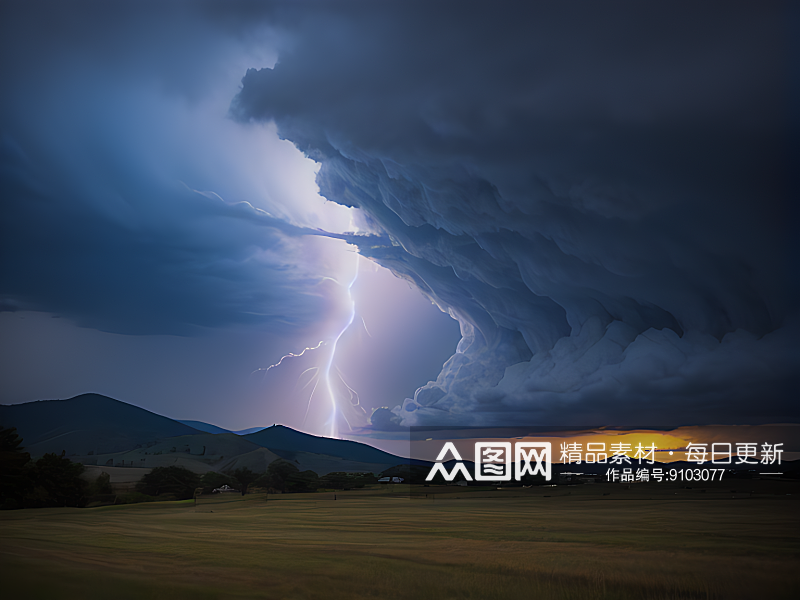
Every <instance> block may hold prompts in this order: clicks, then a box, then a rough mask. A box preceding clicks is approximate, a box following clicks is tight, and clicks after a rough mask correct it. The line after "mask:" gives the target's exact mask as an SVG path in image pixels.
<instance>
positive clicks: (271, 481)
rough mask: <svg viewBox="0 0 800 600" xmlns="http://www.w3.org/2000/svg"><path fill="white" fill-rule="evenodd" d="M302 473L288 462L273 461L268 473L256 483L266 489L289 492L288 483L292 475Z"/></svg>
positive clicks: (281, 460)
mask: <svg viewBox="0 0 800 600" xmlns="http://www.w3.org/2000/svg"><path fill="white" fill-rule="evenodd" d="M299 472H300V469H298V468H297V467H296V466H294V465H293V464H292V463H290V462H289V461H288V460H283V459H279V460H275V461H272V462H271V463H270V464H269V466H268V467H267V472H266V473H264V475H262V476H261V477H259V478H258V479H257V481H256V483H257V485H259V486H261V487H265V488H272V489H274V490H277V491H279V492H286V491H288V490H287V488H286V482H287V480H288V479H289V477H291V476H292V475H295V474H297V473H299Z"/></svg>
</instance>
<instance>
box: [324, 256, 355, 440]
mask: <svg viewBox="0 0 800 600" xmlns="http://www.w3.org/2000/svg"><path fill="white" fill-rule="evenodd" d="M358 264H359V263H358V254H356V268H355V272H354V273H353V278H352V279H351V280H350V283H349V284H348V285H347V299H348V300H349V301H350V314H349V316H348V318H347V323H345V325H344V327H342V329H341V331H339V333H338V335H337V336H336V337H335V338H334V339H333V342H332V343H331V351H330V354H329V355H328V362H327V364H326V365H325V367H324V369H323V371H322V376H323V379H324V380H325V386H326V388H327V390H328V397H329V398H330V402H331V416H330V419H329V422H330V428H331V429H330V437H336V436H337V433H338V431H337V427H336V420H337V416H338V414H339V406H338V405H337V404H336V394H335V393H334V391H333V386H332V385H331V366H332V365H333V359H334V358H335V357H336V345H337V344H338V343H339V339H340V338H341V337H342V335H343V334H344V332H345V331H347V330H348V329H349V328H350V325H352V324H353V320H354V319H355V317H356V303H355V301H354V300H353V294H352V293H351V290H352V289H353V284H354V283H355V282H356V279H358ZM345 385H347V384H345ZM347 387H348V389H349V388H350V386H347ZM345 421H347V416H345ZM347 424H348V426H349V425H350V422H349V421H348V422H347Z"/></svg>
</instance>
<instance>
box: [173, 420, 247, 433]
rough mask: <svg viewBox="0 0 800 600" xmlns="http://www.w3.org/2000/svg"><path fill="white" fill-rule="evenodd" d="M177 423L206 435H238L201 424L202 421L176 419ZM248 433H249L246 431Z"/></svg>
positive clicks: (208, 424)
mask: <svg viewBox="0 0 800 600" xmlns="http://www.w3.org/2000/svg"><path fill="white" fill-rule="evenodd" d="M178 423H183V424H184V425H188V426H189V427H193V428H194V429H197V431H204V432H206V433H239V432H238V431H230V430H228V429H223V428H222V427H217V426H216V425H212V424H211V423H203V421H184V420H183V419H178ZM248 433H250V432H249V431H248Z"/></svg>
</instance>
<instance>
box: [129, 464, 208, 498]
mask: <svg viewBox="0 0 800 600" xmlns="http://www.w3.org/2000/svg"><path fill="white" fill-rule="evenodd" d="M198 487H200V477H199V476H198V475H197V474H196V473H193V472H192V471H190V470H189V469H186V468H184V467H175V466H172V467H156V468H155V469H153V470H152V471H150V472H149V473H148V474H147V475H145V476H144V477H142V479H141V480H140V481H139V483H137V484H136V491H137V492H140V493H142V494H147V495H148V496H160V495H162V494H163V495H169V496H174V497H175V498H176V499H178V500H186V499H188V498H191V497H192V496H194V491H195V489H197V488H198Z"/></svg>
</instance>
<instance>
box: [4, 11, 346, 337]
mask: <svg viewBox="0 0 800 600" xmlns="http://www.w3.org/2000/svg"><path fill="white" fill-rule="evenodd" d="M2 15H3V16H2V19H0V21H2V25H0V32H1V33H2V35H0V38H2V39H1V40H0V56H1V57H2V58H0V65H1V66H2V79H3V88H4V92H3V94H2V98H0V197H1V198H2V221H0V307H2V310H17V309H19V310H38V311H47V312H52V313H54V314H56V315H61V316H66V317H70V318H71V319H73V320H74V321H76V322H77V323H79V324H80V325H83V326H86V327H92V328H97V329H101V330H104V331H110V332H116V333H130V334H165V333H166V334H191V333H193V332H195V331H197V328H198V327H216V326H231V325H249V326H260V327H264V328H269V329H272V330H283V331H286V330H287V329H292V328H294V329H295V330H297V329H302V328H303V327H306V326H307V325H309V324H312V323H316V322H318V321H319V320H320V319H323V318H324V317H325V315H326V313H327V311H328V310H329V305H330V302H329V301H330V300H331V296H332V294H331V292H330V290H328V291H327V292H326V291H325V290H324V289H321V288H320V286H319V285H318V284H319V281H320V277H321V275H331V274H332V273H331V272H330V271H325V270H324V269H323V268H322V267H321V266H320V261H318V260H316V259H315V258H314V257H313V256H311V257H309V252H308V250H307V249H306V248H304V247H303V246H302V245H301V243H300V242H299V241H298V239H299V236H301V235H303V234H305V233H309V231H308V230H307V229H303V228H301V227H297V226H293V225H290V224H289V223H288V222H287V221H286V220H282V219H279V218H275V217H272V216H270V215H269V214H267V213H265V212H264V211H260V210H257V209H255V208H253V206H250V205H249V204H246V203H242V202H241V201H242V200H250V201H254V198H253V197H252V196H248V195H247V193H248V192H252V191H253V189H252V188H250V189H249V188H247V185H246V184H243V183H240V182H237V181H236V180H237V177H239V176H240V175H242V172H244V169H238V170H237V166H238V165H237V162H245V161H246V160H247V159H248V156H247V153H248V152H249V151H251V150H252V148H250V147H245V148H241V147H236V146H233V145H231V142H234V143H235V142H238V141H242V140H241V139H239V138H236V137H235V136H236V135H237V134H236V132H233V133H231V131H230V130H231V128H232V127H235V125H234V124H232V123H229V125H230V126H229V127H227V128H226V126H225V124H224V123H223V124H222V125H220V124H219V123H218V122H224V121H225V118H226V107H227V102H228V101H229V99H230V97H231V96H232V95H233V93H235V90H236V83H237V81H238V78H239V77H240V74H241V72H242V71H243V69H244V68H246V65H248V64H253V63H254V61H255V64H264V63H263V62H262V63H259V62H258V60H259V56H262V55H263V56H264V57H266V58H264V60H265V61H266V64H270V63H269V54H270V50H269V47H267V48H260V47H259V46H258V44H262V45H263V44H265V43H267V42H269V39H270V35H271V34H270V33H269V31H268V28H267V25H266V24H264V23H258V24H255V25H254V26H252V27H250V26H241V27H240V26H238V25H237V28H236V31H235V32H234V31H230V30H228V29H226V26H225V24H224V23H223V24H220V23H218V22H217V21H215V20H214V19H213V18H211V15H209V14H208V12H207V11H206V10H205V9H204V8H203V6H200V5H194V4H191V3H166V4H165V3H107V2H102V3H101V2H83V3H62V2H58V3H47V2H35V3H4V4H3V7H2ZM243 56H244V57H245V59H242V57H243ZM246 61H249V62H246ZM226 82H227V83H229V82H233V85H232V86H231V87H230V89H229V91H228V92H227V95H226V96H225V97H224V99H223V102H222V103H221V104H219V106H218V107H217V108H218V109H219V110H218V111H217V112H216V113H215V112H214V107H213V104H211V100H209V98H212V100H213V95H214V94H215V93H218V92H217V89H216V88H219V87H220V86H224V85H226ZM209 105H211V108H208V106H209ZM226 136H227V137H226ZM242 139H245V138H242ZM245 140H246V139H245ZM276 160H277V159H276ZM261 168H262V169H263V170H268V168H269V165H267V164H264V165H261ZM274 170H276V169H274V168H273V171H274ZM239 178H240V177H239ZM191 188H197V189H198V190H199V191H195V189H191ZM223 188H225V189H223ZM206 190H210V192H207V191H206ZM211 192H219V193H221V194H223V195H224V196H225V201H223V199H222V198H220V197H218V196H216V195H215V193H211ZM226 192H227V193H226ZM262 199H263V198H262ZM278 200H281V198H279V199H278ZM283 200H285V198H284V199H283ZM227 201H230V202H227ZM273 204H274V203H273ZM311 233H313V232H311ZM322 287H324V286H322Z"/></svg>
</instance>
